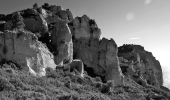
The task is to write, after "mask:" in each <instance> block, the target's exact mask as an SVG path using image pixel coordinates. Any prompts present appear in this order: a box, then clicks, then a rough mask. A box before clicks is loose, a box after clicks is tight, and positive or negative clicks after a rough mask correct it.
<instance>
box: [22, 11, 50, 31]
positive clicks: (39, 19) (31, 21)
mask: <svg viewBox="0 0 170 100" xmlns="http://www.w3.org/2000/svg"><path fill="white" fill-rule="evenodd" d="M22 16H23V18H24V24H25V28H26V29H27V30H29V31H31V32H33V33H36V32H39V33H45V32H47V31H48V25H47V22H46V20H45V18H44V17H43V15H42V14H40V13H38V12H37V11H36V10H35V9H27V10H23V11H22Z"/></svg>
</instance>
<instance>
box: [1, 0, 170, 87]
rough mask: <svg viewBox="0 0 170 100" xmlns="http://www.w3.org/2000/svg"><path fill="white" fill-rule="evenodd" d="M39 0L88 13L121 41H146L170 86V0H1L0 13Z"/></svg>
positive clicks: (107, 34) (105, 32)
mask: <svg viewBox="0 0 170 100" xmlns="http://www.w3.org/2000/svg"><path fill="white" fill-rule="evenodd" d="M35 2H37V3H38V4H39V5H41V4H43V3H44V2H48V3H49V4H55V5H62V7H63V8H64V9H66V8H69V9H70V10H71V11H72V13H73V14H74V16H82V15H83V14H87V15H88V16H89V17H90V18H92V19H95V21H96V22H97V24H98V26H99V28H101V30H102V37H107V38H113V39H114V40H115V41H116V42H117V44H118V45H122V44H128V43H133V44H134V43H135V44H141V45H143V46H144V47H145V49H146V50H148V51H151V52H152V53H153V55H154V56H155V57H156V59H158V60H159V61H160V63H161V65H162V68H163V71H164V73H166V74H164V77H165V80H166V83H165V84H166V85H169V87H170V63H169V61H170V0H0V13H11V12H12V11H16V10H20V9H23V8H28V7H29V8H30V7H32V5H33V3H35ZM168 81H169V82H168Z"/></svg>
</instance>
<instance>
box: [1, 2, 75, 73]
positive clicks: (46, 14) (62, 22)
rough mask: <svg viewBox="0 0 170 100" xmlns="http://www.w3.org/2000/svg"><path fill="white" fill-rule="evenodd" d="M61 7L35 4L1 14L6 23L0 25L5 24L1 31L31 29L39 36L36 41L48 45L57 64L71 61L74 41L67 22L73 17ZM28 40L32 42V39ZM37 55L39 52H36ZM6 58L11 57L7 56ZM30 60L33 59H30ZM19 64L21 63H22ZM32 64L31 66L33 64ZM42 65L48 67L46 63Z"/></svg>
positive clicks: (32, 32) (31, 31)
mask: <svg viewBox="0 0 170 100" xmlns="http://www.w3.org/2000/svg"><path fill="white" fill-rule="evenodd" d="M60 8H61V7H60V6H47V5H45V6H42V7H38V6H36V7H35V6H34V8H33V9H25V10H22V11H18V12H14V13H12V14H8V15H1V18H0V20H2V21H4V23H1V24H0V26H3V27H2V29H1V31H3V32H4V31H5V30H11V31H16V32H15V33H16V34H20V33H17V32H18V31H25V30H26V32H27V31H30V33H31V34H34V35H35V37H36V38H37V40H36V41H38V42H40V41H41V42H42V43H43V44H42V43H41V44H42V45H46V46H47V47H48V49H49V51H48V52H49V53H50V55H52V56H51V57H52V61H53V60H54V62H55V64H56V65H59V64H60V65H62V64H63V63H64V64H68V63H71V62H72V59H73V43H72V34H71V32H70V29H69V27H68V25H67V23H68V22H69V21H71V20H72V19H73V17H72V14H71V12H70V11H69V10H68V9H67V10H62V9H60ZM27 33H28V32H27ZM17 36H19V35H17ZM23 42H24V41H23ZM28 42H31V40H30V41H28ZM23 44H24V43H23ZM16 45H18V44H16ZM9 46H10V45H9ZM28 46H29V45H28ZM21 50H22V49H21ZM39 51H41V50H39ZM11 52H12V51H11ZM23 52H24V51H23ZM51 53H52V54H51ZM35 55H38V54H36V53H35ZM53 56H54V57H53ZM30 57H31V56H30ZM33 58H34V57H33ZM37 59H38V58H37ZM6 60H10V59H8V58H6ZM12 60H14V59H12ZM35 60H36V59H35ZM28 62H31V61H30V60H28ZM33 62H35V63H36V61H33V60H32V63H33ZM49 62H51V61H49ZM17 63H18V62H17ZM18 64H19V65H20V64H21V63H18ZM30 64H31V63H30ZM30 64H29V66H32V65H30ZM53 65H54V64H52V65H51V66H53ZM42 66H44V67H46V65H42ZM43 70H44V69H43Z"/></svg>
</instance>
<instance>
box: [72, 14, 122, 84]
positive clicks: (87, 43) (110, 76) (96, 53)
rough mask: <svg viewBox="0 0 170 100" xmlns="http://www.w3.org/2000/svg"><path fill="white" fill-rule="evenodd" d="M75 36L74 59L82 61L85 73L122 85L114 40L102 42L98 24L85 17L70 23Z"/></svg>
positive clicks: (104, 39) (77, 18)
mask: <svg viewBox="0 0 170 100" xmlns="http://www.w3.org/2000/svg"><path fill="white" fill-rule="evenodd" d="M69 26H70V28H71V32H72V35H73V44H74V46H73V48H74V49H73V51H74V53H73V54H74V56H73V57H74V59H81V60H82V61H83V63H84V65H85V71H87V73H88V74H89V75H91V76H100V77H103V80H104V81H107V80H114V81H115V84H122V75H121V70H120V67H119V61H118V56H117V51H118V49H117V45H116V43H115V42H114V40H113V39H111V40H108V39H106V38H103V39H101V40H100V35H101V31H100V29H99V28H98V26H97V24H96V22H95V21H94V20H92V19H90V18H89V17H88V16H86V15H84V16H82V17H76V18H75V19H74V20H73V21H72V22H70V23H69Z"/></svg>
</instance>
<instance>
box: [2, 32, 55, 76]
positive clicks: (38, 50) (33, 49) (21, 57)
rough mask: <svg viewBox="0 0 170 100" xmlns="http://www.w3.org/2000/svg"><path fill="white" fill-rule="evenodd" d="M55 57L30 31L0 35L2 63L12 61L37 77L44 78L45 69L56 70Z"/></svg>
mask: <svg viewBox="0 0 170 100" xmlns="http://www.w3.org/2000/svg"><path fill="white" fill-rule="evenodd" d="M53 59H54V57H53V55H52V54H51V53H50V52H49V50H48V48H47V47H46V46H45V45H44V44H42V43H41V42H39V41H38V40H37V37H36V36H35V34H33V33H31V32H28V31H24V30H23V31H18V30H15V31H5V32H3V33H0V61H2V60H7V61H12V62H14V63H17V64H18V65H20V67H21V69H23V70H26V71H28V70H29V72H30V73H32V74H33V75H35V76H44V75H45V73H46V72H45V69H46V68H47V67H50V68H52V69H55V67H56V64H55V63H54V60H53Z"/></svg>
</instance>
